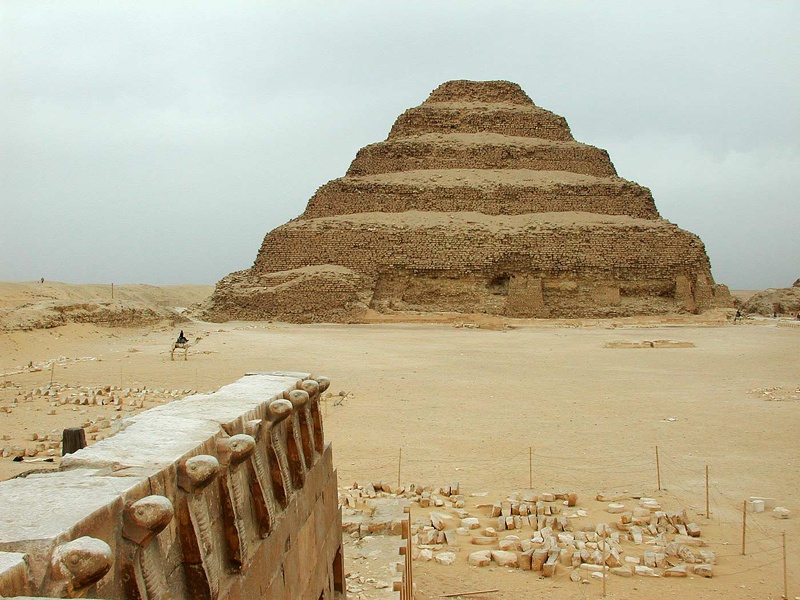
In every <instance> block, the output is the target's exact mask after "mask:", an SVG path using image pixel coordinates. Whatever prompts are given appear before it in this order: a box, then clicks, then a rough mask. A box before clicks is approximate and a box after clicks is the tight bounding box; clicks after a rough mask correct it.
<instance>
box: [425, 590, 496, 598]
mask: <svg viewBox="0 0 800 600" xmlns="http://www.w3.org/2000/svg"><path fill="white" fill-rule="evenodd" d="M499 591H500V588H493V589H491V590H475V591H474V592H459V593H457V594H442V595H441V596H439V598H457V597H459V596H476V595H478V594H492V593H494V592H499Z"/></svg>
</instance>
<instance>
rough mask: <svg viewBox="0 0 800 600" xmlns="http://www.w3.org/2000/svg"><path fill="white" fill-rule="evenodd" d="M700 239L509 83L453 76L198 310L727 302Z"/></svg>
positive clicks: (655, 306) (529, 313)
mask: <svg viewBox="0 0 800 600" xmlns="http://www.w3.org/2000/svg"><path fill="white" fill-rule="evenodd" d="M730 301H731V300H730V295H729V293H728V291H727V288H725V287H724V286H719V285H716V284H715V283H714V280H713V278H712V276H711V267H710V264H709V260H708V256H707V255H706V252H705V248H704V246H703V243H702V242H701V241H700V239H699V238H698V237H697V236H696V235H693V234H691V233H689V232H687V231H684V230H682V229H679V228H678V227H677V226H675V225H674V224H672V223H670V222H668V221H666V220H664V219H662V218H661V217H660V215H659V213H658V210H657V209H656V206H655V203H654V202H653V198H652V196H651V194H650V191H649V190H648V189H647V188H644V187H642V186H640V185H638V184H636V183H634V182H631V181H627V180H625V179H622V178H620V177H617V174H616V171H615V169H614V165H613V164H611V161H610V159H609V157H608V154H607V152H606V151H605V150H601V149H599V148H595V147H593V146H589V145H586V144H582V143H580V142H576V141H575V140H574V138H573V137H572V134H571V132H570V130H569V127H568V125H567V123H566V121H565V120H564V118H562V117H560V116H558V115H555V114H553V113H551V112H549V111H547V110H544V109H542V108H539V107H538V106H536V105H535V104H534V103H533V102H532V101H531V100H530V98H528V96H527V95H526V94H525V92H524V91H523V90H522V89H521V88H520V87H519V86H518V85H516V84H514V83H510V82H507V81H487V82H474V81H450V82H447V83H445V84H442V85H441V86H439V87H438V88H437V89H436V90H434V91H433V93H432V94H431V95H430V96H429V97H428V99H427V100H426V101H425V102H423V103H422V104H421V105H420V106H418V107H416V108H412V109H410V110H408V111H406V112H405V113H404V114H402V115H400V117H399V118H398V119H397V121H396V122H395V124H394V126H393V127H392V129H391V131H390V132H389V137H388V138H387V139H386V140H385V141H383V142H378V143H376V144H372V145H369V146H367V147H365V148H362V149H361V150H360V151H359V152H358V154H357V155H356V158H355V160H354V161H353V163H352V164H351V165H350V168H349V169H348V171H347V174H346V175H345V176H344V177H342V178H340V179H335V180H333V181H330V182H328V183H327V184H325V185H324V186H322V187H321V188H319V190H317V192H316V194H314V196H313V197H312V198H311V200H310V201H309V203H308V206H307V207H306V210H305V212H304V213H303V214H302V215H300V217H298V218H297V219H295V220H293V221H291V222H289V223H287V224H285V225H283V226H281V227H278V228H277V229H275V230H274V231H272V232H270V233H268V234H267V236H266V237H265V238H264V242H263V243H262V245H261V249H260V250H259V252H258V256H257V257H256V260H255V263H254V264H253V266H252V267H251V268H250V269H247V270H245V271H238V272H236V273H232V274H230V275H228V276H227V277H225V278H224V279H222V280H221V281H220V282H219V283H218V284H217V287H216V290H215V292H214V294H213V296H212V297H211V299H210V300H209V301H208V302H207V303H206V305H205V306H204V307H203V310H202V316H203V317H204V318H206V319H210V320H219V321H223V320H230V319H243V320H261V319H272V320H282V321H292V322H313V321H333V322H358V321H360V320H362V319H363V318H364V315H365V314H366V311H367V310H368V309H372V310H374V311H378V312H400V311H421V312H441V311H448V312H460V313H487V314H494V315H506V316H512V317H612V316H633V315H652V314H668V313H675V312H686V311H688V312H698V311H702V310H704V309H707V308H710V307H716V306H728V305H729V304H730Z"/></svg>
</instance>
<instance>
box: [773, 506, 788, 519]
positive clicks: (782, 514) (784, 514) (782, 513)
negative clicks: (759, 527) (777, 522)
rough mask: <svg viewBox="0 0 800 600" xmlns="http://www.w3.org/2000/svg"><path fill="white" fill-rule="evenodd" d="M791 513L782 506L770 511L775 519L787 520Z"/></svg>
mask: <svg viewBox="0 0 800 600" xmlns="http://www.w3.org/2000/svg"><path fill="white" fill-rule="evenodd" d="M790 514H791V511H790V510H789V509H788V508H784V507H783V506H776V507H775V509H774V510H773V511H772V516H773V517H775V518H776V519H788V518H789V515H790Z"/></svg>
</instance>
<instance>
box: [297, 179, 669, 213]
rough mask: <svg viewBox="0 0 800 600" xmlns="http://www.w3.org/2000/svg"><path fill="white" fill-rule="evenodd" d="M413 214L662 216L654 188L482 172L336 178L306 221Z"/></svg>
mask: <svg viewBox="0 0 800 600" xmlns="http://www.w3.org/2000/svg"><path fill="white" fill-rule="evenodd" d="M409 210H418V211H433V212H459V211H466V212H481V213H484V214H488V215H521V214H526V213H550V212H559V211H569V212H589V213H596V214H608V215H627V216H630V217H637V218H643V219H658V218H659V214H658V210H657V209H656V207H655V203H654V202H653V197H652V195H651V194H650V190H648V189H647V188H645V187H642V186H640V185H638V184H636V183H633V182H630V181H625V180H624V179H619V178H608V177H593V176H589V175H576V174H573V173H566V172H563V171H530V170H510V171H501V170H479V169H473V170H430V171H406V172H403V173H390V174H379V175H370V176H364V177H344V178H341V179H334V180H333V181H330V182H328V183H327V184H325V185H324V186H322V187H321V188H320V189H319V190H317V192H316V194H314V196H313V197H312V198H311V200H310V201H309V203H308V206H307V208H306V211H305V212H304V213H303V218H318V217H329V216H335V215H344V214H353V213H364V212H386V213H399V212H405V211H409Z"/></svg>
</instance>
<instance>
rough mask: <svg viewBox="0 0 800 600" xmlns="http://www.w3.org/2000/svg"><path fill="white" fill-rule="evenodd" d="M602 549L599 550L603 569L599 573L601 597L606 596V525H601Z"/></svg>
mask: <svg viewBox="0 0 800 600" xmlns="http://www.w3.org/2000/svg"><path fill="white" fill-rule="evenodd" d="M602 541H603V549H602V550H601V551H600V552H602V554H603V570H602V571H601V573H602V574H603V598H605V597H606V526H605V524H604V525H603V538H602Z"/></svg>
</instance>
